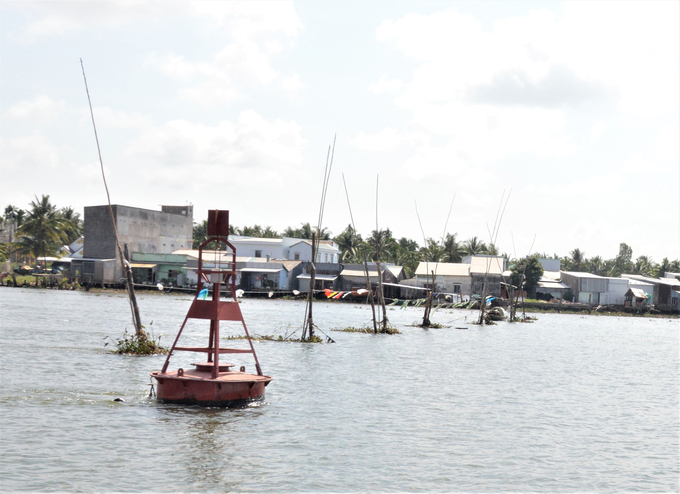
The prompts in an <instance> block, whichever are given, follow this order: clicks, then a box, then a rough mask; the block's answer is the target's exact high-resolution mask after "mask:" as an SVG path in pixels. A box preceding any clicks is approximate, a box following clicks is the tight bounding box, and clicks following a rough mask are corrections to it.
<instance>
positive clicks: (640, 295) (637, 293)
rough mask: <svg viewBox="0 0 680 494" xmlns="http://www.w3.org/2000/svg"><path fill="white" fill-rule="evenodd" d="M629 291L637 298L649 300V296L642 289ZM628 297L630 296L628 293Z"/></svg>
mask: <svg viewBox="0 0 680 494" xmlns="http://www.w3.org/2000/svg"><path fill="white" fill-rule="evenodd" d="M628 291H629V292H630V293H632V294H633V296H634V297H635V298H647V294H646V293H645V292H644V290H642V289H640V288H629V289H628ZM626 295H628V293H627V292H626Z"/></svg>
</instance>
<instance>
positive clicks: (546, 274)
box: [543, 271, 562, 281]
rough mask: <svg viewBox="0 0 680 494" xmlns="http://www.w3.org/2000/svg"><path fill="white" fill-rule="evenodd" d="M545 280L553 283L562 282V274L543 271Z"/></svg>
mask: <svg viewBox="0 0 680 494" xmlns="http://www.w3.org/2000/svg"><path fill="white" fill-rule="evenodd" d="M543 278H545V279H546V280H551V281H560V280H561V279H562V274H561V273H560V272H559V271H543Z"/></svg>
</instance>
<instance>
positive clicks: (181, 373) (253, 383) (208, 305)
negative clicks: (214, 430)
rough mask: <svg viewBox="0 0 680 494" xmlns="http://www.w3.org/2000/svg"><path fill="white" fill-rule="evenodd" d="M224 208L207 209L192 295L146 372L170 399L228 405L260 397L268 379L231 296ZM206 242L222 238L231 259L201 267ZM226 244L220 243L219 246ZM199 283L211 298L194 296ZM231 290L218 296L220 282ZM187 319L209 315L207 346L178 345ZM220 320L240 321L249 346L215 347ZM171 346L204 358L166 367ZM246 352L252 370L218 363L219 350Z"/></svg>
mask: <svg viewBox="0 0 680 494" xmlns="http://www.w3.org/2000/svg"><path fill="white" fill-rule="evenodd" d="M228 236H229V211H223V210H210V211H208V238H207V239H206V240H205V241H204V242H203V243H201V245H200V246H199V248H198V284H197V287H196V295H195V297H194V300H193V301H192V303H191V307H190V308H189V311H188V312H187V315H186V317H185V318H184V322H183V323H182V326H181V327H180V330H179V332H178V333H177V336H176V338H175V341H174V343H173V344H172V347H171V348H170V351H169V352H168V356H167V358H166V359H165V363H164V364H163V368H162V370H161V371H160V372H158V371H155V372H152V373H151V376H152V377H154V378H155V379H156V380H157V381H158V390H157V398H158V400H159V401H164V402H170V403H188V404H205V405H211V406H212V405H216V406H231V405H237V404H241V403H247V402H249V401H252V400H258V399H263V398H264V388H265V386H267V385H268V384H269V382H270V381H271V380H272V378H271V377H270V376H265V375H264V374H263V373H262V369H261V367H260V362H259V361H258V359H257V354H256V353H255V347H254V346H253V342H252V339H251V338H250V333H249V332H248V327H247V326H246V323H245V320H244V319H243V315H242V314H241V308H240V307H239V304H238V302H237V301H236V290H235V279H236V249H235V248H234V246H233V245H232V244H231V243H230V242H229V240H228ZM211 242H217V243H219V244H224V245H225V246H226V247H228V248H229V249H230V251H231V252H230V254H231V261H227V262H225V263H221V262H218V263H216V266H214V267H210V268H205V267H204V262H203V251H204V249H205V247H206V246H207V245H208V244H210V243H211ZM225 250H226V249H225ZM205 284H211V285H212V288H213V290H212V300H201V299H199V293H200V292H201V290H203V288H204V285H205ZM223 284H224V286H225V287H226V288H227V289H228V290H229V291H230V292H231V296H232V300H231V301H229V302H225V301H221V300H220V291H221V287H222V285H223ZM189 319H207V320H209V321H210V333H209V337H208V346H207V347H182V346H178V345H177V343H178V341H179V339H180V336H181V335H182V331H183V330H184V327H185V326H186V323H187V321H188V320H189ZM220 321H240V322H241V324H242V325H243V330H244V331H245V334H246V338H247V340H248V345H249V348H248V349H246V348H221V347H220V344H219V342H220ZM176 351H187V352H199V353H206V354H207V362H200V363H194V364H192V365H194V366H195V369H189V370H184V369H181V368H180V369H178V370H177V371H174V372H173V371H168V366H169V364H170V358H171V357H172V356H173V354H174V352H176ZM244 353H251V354H252V355H253V359H254V361H255V369H256V371H257V374H249V373H246V372H245V367H241V369H240V370H239V371H233V370H231V368H232V367H234V365H233V364H228V363H220V355H224V354H244Z"/></svg>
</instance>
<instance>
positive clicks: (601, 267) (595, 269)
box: [586, 256, 607, 276]
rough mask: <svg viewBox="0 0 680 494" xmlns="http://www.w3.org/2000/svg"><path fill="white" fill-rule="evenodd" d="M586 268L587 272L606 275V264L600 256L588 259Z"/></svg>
mask: <svg viewBox="0 0 680 494" xmlns="http://www.w3.org/2000/svg"><path fill="white" fill-rule="evenodd" d="M586 269H587V270H588V272H589V273H592V274H596V275H597V276H607V266H606V264H605V262H604V261H603V260H602V258H601V257H600V256H595V257H591V258H590V259H588V261H587V262H586Z"/></svg>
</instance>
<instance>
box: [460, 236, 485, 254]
mask: <svg viewBox="0 0 680 494" xmlns="http://www.w3.org/2000/svg"><path fill="white" fill-rule="evenodd" d="M463 250H464V251H465V254H466V255H468V256H475V255H477V254H486V253H487V252H488V248H487V246H486V244H485V243H484V242H483V241H482V240H480V239H478V238H477V237H472V238H469V239H468V240H466V241H465V242H463Z"/></svg>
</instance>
